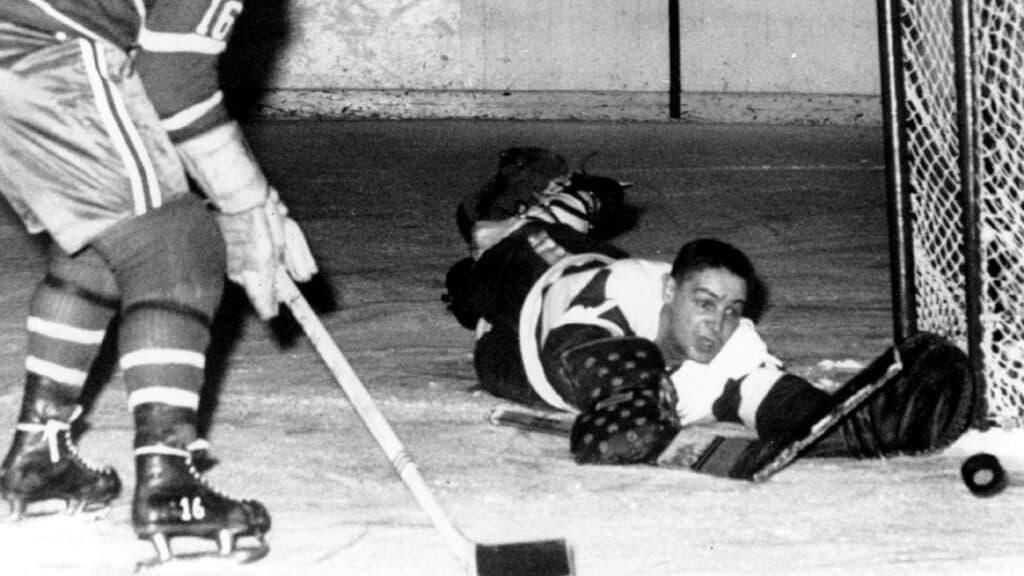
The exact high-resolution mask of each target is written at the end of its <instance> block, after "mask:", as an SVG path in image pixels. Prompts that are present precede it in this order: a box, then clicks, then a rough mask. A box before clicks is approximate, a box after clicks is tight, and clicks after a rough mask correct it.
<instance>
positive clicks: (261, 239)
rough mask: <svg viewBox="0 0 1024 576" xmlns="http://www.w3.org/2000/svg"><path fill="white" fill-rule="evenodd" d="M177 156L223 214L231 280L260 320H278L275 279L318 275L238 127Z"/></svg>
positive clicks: (212, 134) (208, 136)
mask: <svg viewBox="0 0 1024 576" xmlns="http://www.w3.org/2000/svg"><path fill="white" fill-rule="evenodd" d="M178 153H179V155H180V156H181V158H182V161H183V163H184V164H185V167H186V169H187V170H188V172H189V174H190V175H191V176H192V177H193V179H195V180H196V182H197V183H198V184H199V186H200V187H201V188H202V189H203V191H204V192H205V193H206V195H207V196H208V197H209V198H210V200H211V201H212V202H213V204H214V205H215V206H216V207H217V209H218V211H219V214H218V216H217V222H218V224H220V229H221V233H222V234H223V236H224V242H225V244H226V246H227V255H228V266H227V275H228V278H229V279H230V280H232V281H233V282H236V283H238V284H240V285H241V286H242V287H243V288H244V289H245V292H246V294H247V295H248V296H249V300H250V301H251V302H252V304H253V307H254V308H255V309H256V312H257V314H259V316H260V318H263V319H268V318H272V317H274V316H276V315H277V307H278V306H277V298H276V295H275V290H274V277H275V276H276V273H277V267H278V266H279V265H284V266H285V267H286V268H287V270H288V273H289V274H290V275H291V276H292V278H294V279H295V280H296V281H298V282H305V281H307V280H309V279H310V278H311V277H312V276H313V275H314V274H316V272H317V267H316V262H315V260H314V259H313V255H312V253H311V252H310V250H309V245H308V244H307V243H306V239H305V236H303V234H302V231H301V230H300V229H299V226H298V224H296V223H295V221H294V220H292V219H290V218H288V210H287V208H286V207H285V205H284V203H283V202H281V198H280V197H279V196H278V194H277V191H275V190H274V189H273V188H272V187H271V186H270V185H269V184H268V183H267V179H266V177H265V176H264V175H263V171H262V170H261V169H260V167H259V164H258V163H257V162H256V158H255V156H254V155H253V153H252V151H251V150H250V149H249V146H248V144H247V143H246V141H245V136H244V135H243V134H242V131H241V129H240V128H239V127H238V124H236V123H234V122H228V123H226V124H222V125H220V126H218V127H216V128H214V129H212V130H210V131H208V132H205V133H203V134H201V135H199V136H196V137H194V138H191V139H189V140H186V141H185V142H183V143H181V144H179V145H178Z"/></svg>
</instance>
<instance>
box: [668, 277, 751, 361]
mask: <svg viewBox="0 0 1024 576" xmlns="http://www.w3.org/2000/svg"><path fill="white" fill-rule="evenodd" d="M663 298H664V306H662V311H661V326H660V328H659V335H658V345H659V347H660V348H661V351H662V354H664V356H665V362H666V364H668V365H670V366H675V365H678V364H680V363H682V362H683V360H693V361H694V362H700V363H702V364H706V363H708V362H710V361H711V360H712V359H713V358H714V357H715V356H716V355H717V354H718V351H719V350H721V349H722V346H723V345H724V344H725V342H726V341H727V340H728V339H729V337H731V336H732V334H733V332H735V331H736V328H738V327H739V324H740V319H741V318H742V317H743V306H744V304H745V303H746V300H747V283H746V281H745V280H743V278H740V277H739V276H737V275H736V274H734V273H732V272H730V271H729V270H726V269H725V268H704V269H702V270H698V271H695V272H692V273H690V274H688V275H687V276H686V277H685V278H683V281H682V282H677V281H676V280H675V279H673V278H672V277H671V276H667V277H666V279H665V287H664V291H663Z"/></svg>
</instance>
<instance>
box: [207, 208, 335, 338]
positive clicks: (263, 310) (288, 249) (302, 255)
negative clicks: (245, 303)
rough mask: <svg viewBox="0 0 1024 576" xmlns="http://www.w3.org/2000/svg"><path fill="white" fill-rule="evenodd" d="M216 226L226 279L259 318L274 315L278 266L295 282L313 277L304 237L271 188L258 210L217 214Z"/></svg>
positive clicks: (311, 256)
mask: <svg viewBox="0 0 1024 576" xmlns="http://www.w3.org/2000/svg"><path fill="white" fill-rule="evenodd" d="M217 222H218V224H220V229H221V234H223V236H224V242H225V245H226V246H227V259H228V264H227V275H228V278H229V279H230V280H231V281H232V282H235V283H237V284H238V285H240V286H241V287H242V288H244V289H245V293H246V294H247V295H248V296H249V301H250V302H252V305H253V308H255V309H256V313H257V314H258V315H259V317H260V318H262V319H264V320H266V319H269V318H273V317H274V316H276V315H277V308H278V301H277V295H276V290H275V287H274V278H275V277H276V276H277V269H278V266H284V267H285V269H286V270H287V271H288V275H289V276H291V277H292V279H294V280H295V281H296V282H307V281H309V280H310V279H311V278H312V277H313V275H314V274H316V272H317V266H316V261H315V260H314V259H313V254H312V253H311V252H310V250H309V244H308V243H307V242H306V237H305V236H304V235H303V234H302V230H301V229H300V228H299V225H298V224H297V223H296V222H295V221H294V220H292V219H291V218H289V217H288V209H287V207H285V205H284V203H283V202H281V198H280V197H279V196H278V194H277V191H276V190H274V189H273V188H271V189H270V191H269V194H268V195H267V200H266V202H265V203H264V204H263V205H262V206H255V207H253V208H249V209H248V210H244V211H242V212H238V213H234V214H224V213H219V214H218V215H217Z"/></svg>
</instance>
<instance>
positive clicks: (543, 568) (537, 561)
mask: <svg viewBox="0 0 1024 576" xmlns="http://www.w3.org/2000/svg"><path fill="white" fill-rule="evenodd" d="M573 566H574V565H573V558H572V549H571V548H569V547H567V546H566V544H565V541H564V540H546V541H540V542H521V543H514V544H491V545H480V544H478V545H477V547H476V570H477V573H478V574H481V575H486V576H528V575H529V576H563V575H566V574H574V573H575V572H574V569H573Z"/></svg>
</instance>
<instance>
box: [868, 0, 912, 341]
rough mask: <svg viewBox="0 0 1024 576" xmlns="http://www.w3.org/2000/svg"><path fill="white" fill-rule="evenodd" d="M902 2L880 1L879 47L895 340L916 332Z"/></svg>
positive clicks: (901, 339)
mask: <svg viewBox="0 0 1024 576" xmlns="http://www.w3.org/2000/svg"><path fill="white" fill-rule="evenodd" d="M898 2H899V0H878V4H877V10H878V46H879V60H880V67H879V68H880V70H881V77H882V87H881V89H882V124H883V131H884V136H885V167H886V170H885V175H886V194H887V198H888V210H889V265H890V270H891V273H890V278H891V282H892V313H893V339H894V340H895V341H896V342H902V341H903V340H904V339H905V338H907V337H908V336H911V335H913V334H914V333H915V332H916V331H917V304H916V302H915V294H914V257H913V242H912V241H913V231H912V230H911V221H910V186H909V178H908V176H907V162H906V156H905V154H906V149H905V142H906V138H905V137H904V128H903V126H904V121H903V115H904V109H903V106H902V103H903V102H904V95H903V94H904V87H903V75H902V61H903V55H902V48H901V47H900V34H899V21H900V20H899V7H898V5H897V3H898Z"/></svg>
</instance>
